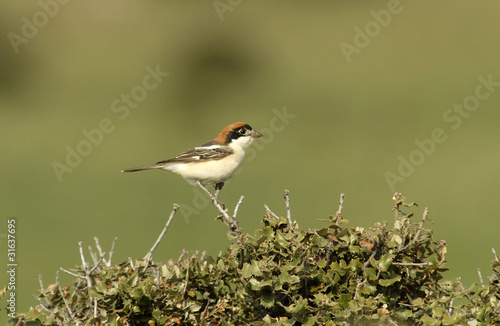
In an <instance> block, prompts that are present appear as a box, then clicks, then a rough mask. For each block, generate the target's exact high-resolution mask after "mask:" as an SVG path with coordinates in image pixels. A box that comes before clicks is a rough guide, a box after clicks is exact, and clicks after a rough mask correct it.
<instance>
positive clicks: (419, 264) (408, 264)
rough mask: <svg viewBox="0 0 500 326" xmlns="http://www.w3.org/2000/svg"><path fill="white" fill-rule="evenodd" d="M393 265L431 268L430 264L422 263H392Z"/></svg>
mask: <svg viewBox="0 0 500 326" xmlns="http://www.w3.org/2000/svg"><path fill="white" fill-rule="evenodd" d="M392 264H393V265H399V266H432V263H431V262H428V261H426V262H423V263H396V262H393V263H392Z"/></svg>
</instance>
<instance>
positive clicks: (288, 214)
mask: <svg viewBox="0 0 500 326" xmlns="http://www.w3.org/2000/svg"><path fill="white" fill-rule="evenodd" d="M283 198H285V206H286V219H287V221H288V227H290V228H291V227H292V225H293V222H292V214H291V212H290V191H289V190H288V189H286V190H285V193H284V194H283Z"/></svg>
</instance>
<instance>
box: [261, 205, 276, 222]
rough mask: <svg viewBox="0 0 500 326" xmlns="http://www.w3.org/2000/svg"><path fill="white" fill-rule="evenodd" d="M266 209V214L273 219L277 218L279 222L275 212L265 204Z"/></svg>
mask: <svg viewBox="0 0 500 326" xmlns="http://www.w3.org/2000/svg"><path fill="white" fill-rule="evenodd" d="M264 207H265V209H266V213H268V214H270V215H271V216H272V217H274V218H276V219H278V220H279V216H278V215H276V214H274V212H273V211H272V210H270V209H269V206H267V205H266V204H264Z"/></svg>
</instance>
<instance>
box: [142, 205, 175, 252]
mask: <svg viewBox="0 0 500 326" xmlns="http://www.w3.org/2000/svg"><path fill="white" fill-rule="evenodd" d="M178 209H179V205H177V204H174V208H173V209H172V213H170V216H169V218H168V221H167V224H165V227H164V228H163V230H162V231H161V233H160V236H159V237H158V239H157V240H156V242H155V243H154V245H153V247H151V249H149V252H148V253H147V254H146V256H144V259H145V260H146V261H150V260H151V257H152V256H153V251H155V249H156V247H158V245H159V244H160V241H161V239H162V238H163V236H164V235H165V233H166V232H167V229H168V227H169V226H170V222H172V219H173V218H174V215H175V212H177V210H178Z"/></svg>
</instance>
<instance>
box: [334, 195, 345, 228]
mask: <svg viewBox="0 0 500 326" xmlns="http://www.w3.org/2000/svg"><path fill="white" fill-rule="evenodd" d="M344 196H345V194H344V193H340V201H339V210H338V211H337V213H335V216H336V217H337V218H336V219H335V224H339V222H340V220H341V219H342V209H344Z"/></svg>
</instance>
